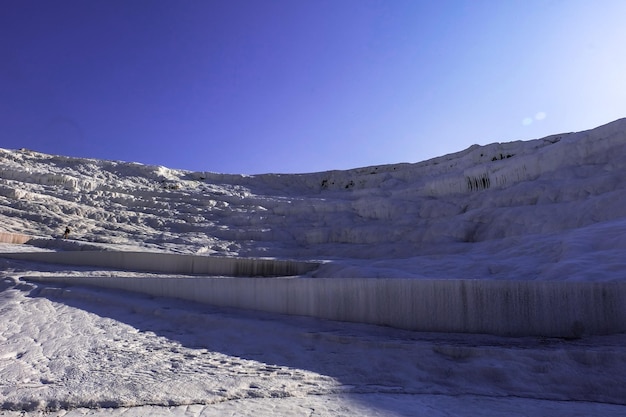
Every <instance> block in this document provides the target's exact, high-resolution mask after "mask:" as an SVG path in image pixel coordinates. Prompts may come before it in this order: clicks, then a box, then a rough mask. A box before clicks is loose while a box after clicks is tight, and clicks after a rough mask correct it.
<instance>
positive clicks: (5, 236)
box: [0, 232, 31, 245]
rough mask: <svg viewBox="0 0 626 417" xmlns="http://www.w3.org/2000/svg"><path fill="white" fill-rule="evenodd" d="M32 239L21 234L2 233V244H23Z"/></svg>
mask: <svg viewBox="0 0 626 417" xmlns="http://www.w3.org/2000/svg"><path fill="white" fill-rule="evenodd" d="M30 239H31V237H30V236H26V235H21V234H19V233H7V232H0V243H13V244H19V245H21V244H23V243H26V242H28V241H29V240H30Z"/></svg>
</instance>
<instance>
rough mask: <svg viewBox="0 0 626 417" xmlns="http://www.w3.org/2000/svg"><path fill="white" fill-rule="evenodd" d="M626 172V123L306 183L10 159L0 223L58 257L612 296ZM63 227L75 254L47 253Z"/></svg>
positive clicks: (4, 157) (5, 157)
mask: <svg viewBox="0 0 626 417" xmlns="http://www.w3.org/2000/svg"><path fill="white" fill-rule="evenodd" d="M625 156H626V119H620V120H617V121H615V122H613V123H610V124H607V125H605V126H601V127H598V128H596V129H592V130H589V131H584V132H579V133H568V134H560V135H553V136H550V137H547V138H543V139H537V140H532V141H518V142H511V143H494V144H490V145H486V146H478V145H474V146H472V147H470V148H468V149H466V150H464V151H461V152H458V153H455V154H450V155H445V156H442V157H439V158H435V159H431V160H428V161H425V162H421V163H417V164H396V165H385V166H375V167H367V168H359V169H353V170H348V171H329V172H321V173H312V174H298V175H294V174H289V175H279V174H266V175H257V176H241V175H224V174H215V173H210V172H190V171H183V170H173V169H168V168H164V167H156V166H146V165H141V164H136V163H124V162H113V161H101V160H92V159H76V158H67V157H61V156H51V155H44V154H40V153H37V152H32V151H27V150H21V151H7V150H3V151H0V221H1V222H2V224H3V228H4V229H6V230H5V231H9V232H21V233H27V234H32V235H36V236H39V237H41V238H42V239H40V240H39V241H38V242H35V243H36V244H38V245H45V246H49V247H63V246H65V247H67V246H77V245H86V244H98V245H111V244H116V245H129V246H133V247H137V246H139V247H144V248H147V249H160V250H161V249H165V250H171V251H178V252H193V253H206V254H212V253H219V254H226V255H235V256H276V257H292V258H316V259H332V260H334V262H332V263H330V264H328V265H326V266H325V268H323V269H322V270H321V271H320V274H324V275H326V276H407V277H423V276H426V277H433V278H485V277H489V278H504V279H507V278H516V279H593V280H612V279H621V277H622V276H623V274H622V273H621V272H620V271H622V272H623V271H624V270H626V264H625V263H624V262H623V261H622V260H621V259H622V258H623V256H621V255H620V254H621V253H623V251H624V250H626V193H625V192H624V191H625V190H624V188H625V186H626V169H625V168H626V158H625ZM207 165H210V163H209V162H207ZM66 225H69V226H70V227H71V228H72V237H73V238H74V239H75V241H73V242H68V241H59V240H51V239H50V237H52V236H59V235H60V234H61V233H62V231H63V229H64V228H65V226H66Z"/></svg>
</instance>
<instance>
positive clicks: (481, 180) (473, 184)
mask: <svg viewBox="0 0 626 417" xmlns="http://www.w3.org/2000/svg"><path fill="white" fill-rule="evenodd" d="M465 179H466V180H467V189H468V190H470V191H479V190H486V189H487V188H489V187H491V180H490V179H489V176H488V175H487V174H483V175H481V176H478V177H465Z"/></svg>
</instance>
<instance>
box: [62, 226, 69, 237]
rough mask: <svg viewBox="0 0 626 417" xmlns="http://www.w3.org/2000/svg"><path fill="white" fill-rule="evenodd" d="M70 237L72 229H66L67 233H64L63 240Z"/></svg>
mask: <svg viewBox="0 0 626 417" xmlns="http://www.w3.org/2000/svg"><path fill="white" fill-rule="evenodd" d="M69 235H70V228H69V227H66V228H65V233H63V239H67V237H68V236H69Z"/></svg>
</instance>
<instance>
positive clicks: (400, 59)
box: [0, 0, 626, 174]
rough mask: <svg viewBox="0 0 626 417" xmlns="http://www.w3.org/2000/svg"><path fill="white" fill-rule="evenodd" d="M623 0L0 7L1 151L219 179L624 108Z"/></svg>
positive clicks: (343, 164)
mask: <svg viewBox="0 0 626 417" xmlns="http://www.w3.org/2000/svg"><path fill="white" fill-rule="evenodd" d="M625 18H626V1H624V0H615V1H613V0H586V1H583V0H552V1H551V0H542V1H535V0H525V1H522V0H519V1H518V0H487V1H484V0H483V1H481V0H467V1H461V0H458V1H446V0H442V1H431V0H423V1H420V0H408V1H403V0H386V1H381V0H220V1H217V0H196V1H194V0H171V1H161V0H145V1H142V0H123V1H122V0H106V1H100V0H85V1H66V0H58V1H48V0H45V1H29V0H3V1H2V3H1V5H0V147H2V148H9V149H16V148H22V147H25V148H29V149H34V150H38V151H41V152H46V153H53V154H62V155H68V156H84V157H93V158H102V159H115V160H124V161H135V162H141V163H146V164H155V165H165V166H168V167H171V168H183V169H189V170H199V171H213V172H223V173H245V174H256V173H267V172H281V173H294V172H313V171H322V170H328V169H347V168H354V167H361V166H367V165H377V164H388V163H398V162H418V161H423V160H425V159H428V158H431V157H435V156H440V155H443V154H446V153H450V152H455V151H459V150H461V149H464V148H466V147H468V146H470V145H472V144H474V143H478V144H487V143H491V142H503V141H511V140H518V139H533V138H537V137H541V136H545V135H548V134H552V133H560V132H565V131H576V130H583V129H588V128H593V127H595V126H597V125H600V124H604V123H607V122H610V121H613V120H615V119H618V118H621V117H624V116H626V29H624V19H625Z"/></svg>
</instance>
